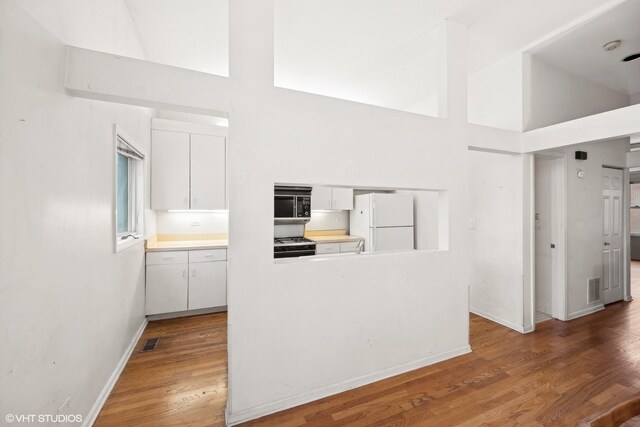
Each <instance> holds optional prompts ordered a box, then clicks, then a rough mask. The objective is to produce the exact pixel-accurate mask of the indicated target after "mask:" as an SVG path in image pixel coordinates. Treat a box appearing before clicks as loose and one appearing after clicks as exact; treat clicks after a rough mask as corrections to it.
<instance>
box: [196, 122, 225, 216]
mask: <svg viewBox="0 0 640 427" xmlns="http://www.w3.org/2000/svg"><path fill="white" fill-rule="evenodd" d="M225 146H226V144H225V138H223V137H220V136H211V135H193V134H192V135H191V209H226V188H227V183H226V176H227V173H226V172H227V169H226V147H225Z"/></svg>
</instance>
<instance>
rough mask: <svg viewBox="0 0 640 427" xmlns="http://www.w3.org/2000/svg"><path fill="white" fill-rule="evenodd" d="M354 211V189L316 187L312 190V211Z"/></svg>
mask: <svg viewBox="0 0 640 427" xmlns="http://www.w3.org/2000/svg"><path fill="white" fill-rule="evenodd" d="M351 209H353V188H342V187H326V186H321V185H316V186H314V187H313V189H312V190H311V210H345V211H350V210H351Z"/></svg>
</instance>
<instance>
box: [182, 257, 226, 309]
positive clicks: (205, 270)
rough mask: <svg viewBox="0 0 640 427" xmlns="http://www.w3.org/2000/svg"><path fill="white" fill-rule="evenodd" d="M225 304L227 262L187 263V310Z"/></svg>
mask: <svg viewBox="0 0 640 427" xmlns="http://www.w3.org/2000/svg"><path fill="white" fill-rule="evenodd" d="M225 305H227V262H226V261H215V262H197V263H193V264H189V310H196V309H199V308H208V307H221V306H225Z"/></svg>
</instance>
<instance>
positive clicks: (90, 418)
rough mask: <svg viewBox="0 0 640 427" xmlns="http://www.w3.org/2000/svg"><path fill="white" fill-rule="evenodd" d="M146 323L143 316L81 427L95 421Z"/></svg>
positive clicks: (88, 425)
mask: <svg viewBox="0 0 640 427" xmlns="http://www.w3.org/2000/svg"><path fill="white" fill-rule="evenodd" d="M147 323H148V322H147V319H146V318H145V319H144V320H143V321H142V324H141V325H140V327H139V328H138V330H137V331H136V333H135V334H134V336H133V338H132V339H131V342H130V343H129V346H128V347H127V349H126V350H125V351H124V354H123V355H122V357H121V358H120V361H119V362H118V364H117V365H116V367H115V369H114V370H113V373H112V374H111V376H110V377H109V379H108V380H107V383H106V384H105V385H104V387H103V388H102V391H101V392H100V394H99V395H98V398H97V399H96V402H95V403H94V404H93V407H92V408H91V410H90V411H89V414H87V417H86V418H85V420H84V423H83V424H82V427H91V426H92V425H93V423H95V422H96V418H98V414H100V411H101V410H102V407H103V406H104V404H105V402H106V401H107V399H108V398H109V395H110V394H111V390H113V387H114V386H115V385H116V382H118V378H120V374H122V371H123V370H124V367H125V366H127V362H128V361H129V358H130V357H131V354H133V350H135V348H136V344H138V341H139V340H140V337H141V336H142V334H143V333H144V330H145V328H146V327H147Z"/></svg>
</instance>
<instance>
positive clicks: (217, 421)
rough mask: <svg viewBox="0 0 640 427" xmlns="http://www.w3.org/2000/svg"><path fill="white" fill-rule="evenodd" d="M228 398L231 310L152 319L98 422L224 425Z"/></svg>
mask: <svg viewBox="0 0 640 427" xmlns="http://www.w3.org/2000/svg"><path fill="white" fill-rule="evenodd" d="M154 337H159V338H160V340H159V341H158V345H157V347H156V349H155V350H153V351H150V352H147V353H141V352H140V350H141V349H142V346H143V345H144V342H145V341H146V340H147V339H148V338H154ZM226 402H227V314H226V313H216V314H208V315H203V316H195V317H183V318H180V319H171V320H161V321H156V322H149V325H148V326H147V329H146V330H145V331H144V334H143V335H142V337H141V339H140V342H138V345H137V346H136V349H135V350H134V353H133V355H132V356H131V358H130V359H129V362H128V363H127V366H126V367H125V369H124V372H123V373H122V375H121V376H120V379H119V380H118V383H117V384H116V386H115V387H114V389H113V391H112V392H111V395H110V396H109V399H108V400H107V403H106V404H105V405H104V407H103V408H102V411H101V412H100V415H99V416H98V419H97V420H96V423H95V424H94V426H109V427H111V426H136V427H147V426H148V427H152V426H153V427H155V426H224V408H225V405H226Z"/></svg>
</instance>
